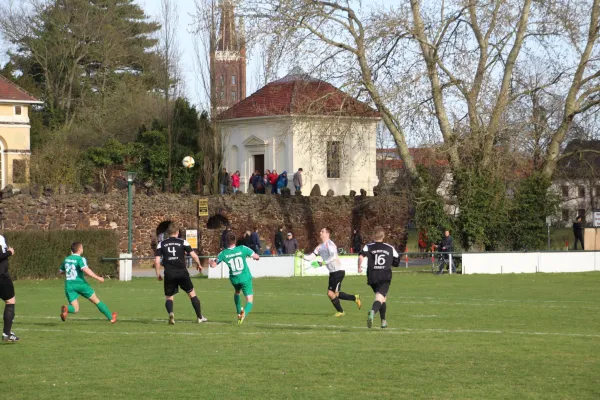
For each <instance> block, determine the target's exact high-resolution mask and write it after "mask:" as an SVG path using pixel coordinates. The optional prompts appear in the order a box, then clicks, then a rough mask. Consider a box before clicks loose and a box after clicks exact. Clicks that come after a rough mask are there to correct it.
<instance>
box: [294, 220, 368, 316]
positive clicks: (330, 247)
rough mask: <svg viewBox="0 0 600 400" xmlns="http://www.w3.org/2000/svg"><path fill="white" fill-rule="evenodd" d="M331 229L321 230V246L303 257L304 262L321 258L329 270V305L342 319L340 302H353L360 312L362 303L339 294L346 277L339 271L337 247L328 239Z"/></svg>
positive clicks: (357, 298) (355, 296) (348, 295)
mask: <svg viewBox="0 0 600 400" xmlns="http://www.w3.org/2000/svg"><path fill="white" fill-rule="evenodd" d="M330 236H331V229H330V228H327V227H326V228H323V229H321V231H320V232H319V237H320V238H321V242H322V243H321V244H320V245H319V246H317V248H316V249H315V251H314V252H313V253H312V254H309V255H308V256H304V259H305V260H306V261H312V260H314V259H315V258H317V256H321V258H322V259H323V264H325V266H326V267H327V269H328V270H329V286H328V288H327V296H328V297H329V300H331V303H332V304H333V306H334V307H335V309H336V311H337V312H336V313H335V315H334V316H335V317H342V316H344V315H346V314H345V313H344V309H343V308H342V305H341V304H340V300H348V301H354V302H355V303H356V305H357V306H358V309H359V310H360V308H361V306H362V303H361V300H360V296H359V295H357V294H356V295H353V294H348V293H344V292H340V289H341V288H342V281H343V280H344V276H346V271H344V270H343V269H341V267H342V262H341V261H340V259H339V257H338V251H337V246H336V245H335V243H333V241H331V239H330Z"/></svg>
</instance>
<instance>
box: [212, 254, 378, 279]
mask: <svg viewBox="0 0 600 400" xmlns="http://www.w3.org/2000/svg"><path fill="white" fill-rule="evenodd" d="M340 260H341V261H342V269H343V270H345V271H346V274H347V275H359V273H358V256H340ZM246 262H247V263H248V268H250V272H251V273H252V277H253V278H262V277H292V276H321V275H329V271H328V270H327V268H326V267H324V266H321V267H317V268H315V267H313V266H312V265H311V263H310V262H309V261H305V260H303V259H302V258H301V257H292V256H280V257H263V258H261V259H260V260H259V261H254V260H252V259H247V260H246ZM363 268H364V270H363V272H362V274H360V275H365V273H366V268H367V266H366V260H365V262H364V264H363ZM204 273H205V274H206V273H208V278H209V279H213V278H229V268H228V267H227V265H226V264H225V263H221V264H219V265H218V266H217V267H216V268H207V269H205V270H204Z"/></svg>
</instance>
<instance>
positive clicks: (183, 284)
mask: <svg viewBox="0 0 600 400" xmlns="http://www.w3.org/2000/svg"><path fill="white" fill-rule="evenodd" d="M164 283H165V296H173V295H176V294H177V293H179V288H181V290H183V291H184V292H186V293H189V292H191V291H192V290H194V284H193V283H192V280H191V279H190V274H188V272H187V270H182V271H165V279H164Z"/></svg>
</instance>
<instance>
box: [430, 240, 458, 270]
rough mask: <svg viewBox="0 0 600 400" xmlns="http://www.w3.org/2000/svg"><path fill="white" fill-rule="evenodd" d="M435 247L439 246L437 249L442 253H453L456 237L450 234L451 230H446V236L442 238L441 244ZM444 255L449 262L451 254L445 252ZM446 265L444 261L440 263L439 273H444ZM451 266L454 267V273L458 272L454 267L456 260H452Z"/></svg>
mask: <svg viewBox="0 0 600 400" xmlns="http://www.w3.org/2000/svg"><path fill="white" fill-rule="evenodd" d="M435 247H437V250H438V251H439V252H442V253H452V252H453V251H454V239H452V236H450V231H449V230H445V231H444V237H443V238H442V240H441V242H440V244H439V245H437V246H435ZM443 257H444V260H445V261H447V262H446V263H448V262H449V260H450V256H449V255H448V254H444V255H443ZM444 265H445V264H443V263H441V264H440V270H439V271H438V274H442V273H443V268H444ZM450 268H452V272H453V273H454V272H456V270H455V269H454V262H452V265H451V266H450Z"/></svg>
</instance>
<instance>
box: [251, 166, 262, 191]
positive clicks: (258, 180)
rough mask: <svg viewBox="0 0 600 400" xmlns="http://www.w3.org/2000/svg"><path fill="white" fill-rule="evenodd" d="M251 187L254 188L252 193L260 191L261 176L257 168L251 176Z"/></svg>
mask: <svg viewBox="0 0 600 400" xmlns="http://www.w3.org/2000/svg"><path fill="white" fill-rule="evenodd" d="M252 187H253V188H254V193H256V194H258V193H260V188H261V187H262V177H261V175H260V172H258V170H256V171H254V177H253V178H252Z"/></svg>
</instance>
